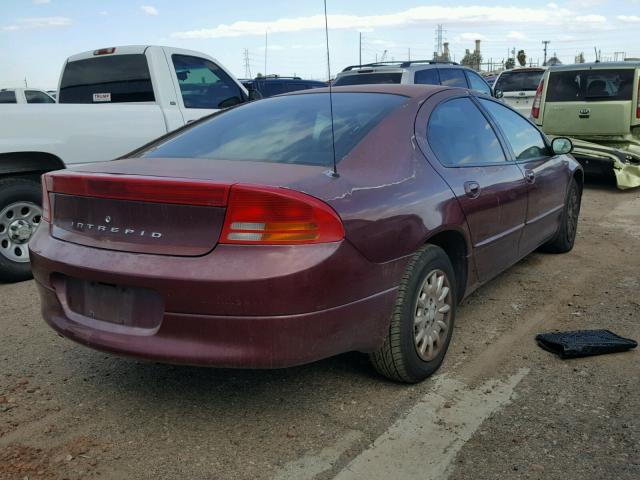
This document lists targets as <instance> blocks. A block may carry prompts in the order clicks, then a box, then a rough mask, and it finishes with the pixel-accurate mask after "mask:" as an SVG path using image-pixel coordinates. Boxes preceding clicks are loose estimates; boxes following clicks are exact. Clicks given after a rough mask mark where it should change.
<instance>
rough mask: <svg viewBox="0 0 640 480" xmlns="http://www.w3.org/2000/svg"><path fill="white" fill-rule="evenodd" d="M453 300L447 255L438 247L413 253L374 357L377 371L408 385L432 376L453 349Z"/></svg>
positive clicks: (452, 279)
mask: <svg viewBox="0 0 640 480" xmlns="http://www.w3.org/2000/svg"><path fill="white" fill-rule="evenodd" d="M455 299H456V285H455V275H454V271H453V267H452V266H451V262H450V260H449V257H448V256H447V254H446V253H445V252H444V250H442V249H441V248H440V247H437V246H435V245H425V246H424V247H422V248H421V249H420V250H419V251H418V252H417V253H416V254H415V255H414V257H413V259H412V260H411V262H410V263H409V266H408V268H407V271H406V273H405V275H404V277H403V279H402V282H401V284H400V287H399V288H398V296H397V299H396V304H395V306H394V309H393V314H392V317H391V322H390V325H389V332H388V334H387V337H386V339H385V341H384V344H383V345H382V347H381V348H380V349H379V350H378V351H377V352H375V353H373V354H371V355H370V359H371V362H372V363H373V366H374V367H375V368H376V370H378V372H380V373H381V374H382V375H384V376H386V377H387V378H390V379H392V380H396V381H399V382H406V383H416V382H420V381H422V380H424V379H425V378H427V377H429V376H430V375H431V374H433V373H434V372H435V371H436V370H437V369H438V368H439V367H440V365H441V364H442V361H443V360H444V356H445V354H446V352H447V349H448V348H449V342H450V341H451V335H452V333H453V324H454V320H455V314H456V303H455Z"/></svg>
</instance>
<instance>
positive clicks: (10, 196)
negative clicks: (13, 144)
mask: <svg viewBox="0 0 640 480" xmlns="http://www.w3.org/2000/svg"><path fill="white" fill-rule="evenodd" d="M19 201H27V202H33V203H35V204H36V205H42V190H41V188H40V184H39V183H37V182H34V181H32V180H27V179H22V178H16V179H6V180H4V181H2V182H0V211H2V210H4V208H5V207H6V206H8V205H10V204H12V203H15V202H19ZM29 278H31V264H30V263H29V262H24V263H18V262H13V261H11V260H9V259H8V258H6V257H5V256H4V255H2V254H0V281H3V282H18V281H22V280H28V279H29Z"/></svg>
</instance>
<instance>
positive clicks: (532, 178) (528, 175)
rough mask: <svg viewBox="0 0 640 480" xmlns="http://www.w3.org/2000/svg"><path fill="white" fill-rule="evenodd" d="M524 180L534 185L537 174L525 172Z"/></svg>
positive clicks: (531, 171)
mask: <svg viewBox="0 0 640 480" xmlns="http://www.w3.org/2000/svg"><path fill="white" fill-rule="evenodd" d="M524 178H525V179H526V180H527V182H529V183H533V182H535V181H536V174H535V173H533V170H525V171H524Z"/></svg>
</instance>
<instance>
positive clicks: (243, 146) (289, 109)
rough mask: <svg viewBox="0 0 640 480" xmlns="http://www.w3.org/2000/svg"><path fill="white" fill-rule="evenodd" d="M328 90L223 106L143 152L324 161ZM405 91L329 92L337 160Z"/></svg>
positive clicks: (328, 143)
mask: <svg viewBox="0 0 640 480" xmlns="http://www.w3.org/2000/svg"><path fill="white" fill-rule="evenodd" d="M329 99H330V97H329V94H328V93H309V94H302V95H289V96H287V95H285V96H282V97H272V98H267V99H264V100H260V101H259V102H251V103H247V104H244V105H241V106H239V107H236V108H231V109H229V110H225V111H223V112H221V113H219V114H217V115H214V116H212V117H211V118H209V119H208V120H206V121H203V122H202V123H200V124H198V125H195V126H193V127H191V128H189V129H187V130H185V131H184V132H182V133H178V134H176V136H174V137H173V138H170V139H169V140H166V141H164V142H161V143H159V144H157V145H156V146H152V147H150V148H149V149H148V150H147V151H146V152H145V153H143V155H142V156H143V157H154V158H162V157H171V158H208V159H211V160H237V161H258V162H271V163H295V164H302V165H319V166H320V165H322V166H329V165H331V163H332V162H333V148H332V125H331V109H330V104H329ZM406 101H407V97H404V96H401V95H392V94H386V93H346V92H341V93H337V92H334V93H333V131H334V133H335V153H336V159H337V161H340V160H341V159H342V158H343V157H345V156H346V155H347V154H348V153H349V152H350V151H351V150H352V149H353V148H354V147H355V146H356V145H357V144H358V143H360V141H361V140H362V139H363V138H364V137H365V136H366V135H367V134H368V133H369V132H370V131H371V130H372V129H373V128H374V127H375V126H376V125H377V124H378V123H379V122H380V121H381V120H382V119H384V118H385V117H386V116H387V115H389V114H390V113H391V112H392V111H393V110H395V109H396V108H398V107H399V106H400V105H402V104H404V103H405V102H406Z"/></svg>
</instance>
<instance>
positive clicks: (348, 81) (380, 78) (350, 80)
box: [333, 72, 402, 87]
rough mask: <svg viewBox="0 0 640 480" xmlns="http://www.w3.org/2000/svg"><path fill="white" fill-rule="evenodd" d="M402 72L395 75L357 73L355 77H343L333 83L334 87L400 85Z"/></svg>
mask: <svg viewBox="0 0 640 480" xmlns="http://www.w3.org/2000/svg"><path fill="white" fill-rule="evenodd" d="M400 80H402V72H396V73H359V74H357V75H345V76H344V77H339V78H337V79H336V81H335V82H334V84H333V85H334V86H336V87H342V86H344V85H369V84H374V83H400Z"/></svg>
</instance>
